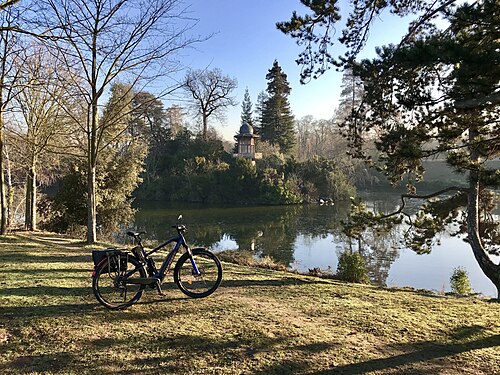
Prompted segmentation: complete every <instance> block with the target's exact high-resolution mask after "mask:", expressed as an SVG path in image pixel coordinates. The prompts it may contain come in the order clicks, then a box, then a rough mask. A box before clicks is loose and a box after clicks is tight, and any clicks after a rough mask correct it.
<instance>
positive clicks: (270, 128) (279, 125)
mask: <svg viewBox="0 0 500 375" xmlns="http://www.w3.org/2000/svg"><path fill="white" fill-rule="evenodd" d="M266 79H267V80H268V83H267V90H266V91H267V95H268V97H267V99H266V100H265V101H264V107H263V111H262V124H261V127H262V128H261V136H262V140H264V141H268V142H269V143H271V144H274V145H278V146H279V147H280V151H281V152H283V153H284V154H290V153H292V151H293V149H294V146H295V144H296V139H295V123H294V117H293V115H292V111H291V109H290V103H289V102H288V95H290V91H291V88H290V85H289V84H288V81H287V77H286V74H285V73H283V71H282V69H281V66H279V64H278V62H277V61H276V60H275V61H274V63H273V67H272V68H271V69H269V72H268V74H267V75H266Z"/></svg>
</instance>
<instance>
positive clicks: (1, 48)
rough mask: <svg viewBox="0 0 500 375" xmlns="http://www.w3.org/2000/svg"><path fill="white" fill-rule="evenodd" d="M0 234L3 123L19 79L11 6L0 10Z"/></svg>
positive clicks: (1, 227)
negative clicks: (15, 62)
mask: <svg viewBox="0 0 500 375" xmlns="http://www.w3.org/2000/svg"><path fill="white" fill-rule="evenodd" d="M0 19H1V21H0V22H1V25H2V27H0V207H1V220H0V234H1V235H4V234H5V233H6V232H7V223H8V205H9V204H8V196H7V195H8V194H7V187H6V185H5V175H4V167H5V161H4V157H5V145H4V142H5V140H4V123H5V113H6V111H7V109H8V107H9V105H10V104H11V102H12V99H13V97H14V87H15V86H16V81H17V80H18V79H19V71H18V70H17V69H16V66H19V64H14V61H16V60H17V59H18V58H19V56H18V52H19V45H18V43H17V37H16V35H15V34H14V33H13V31H12V27H13V25H14V24H15V23H16V21H17V19H18V14H17V12H16V11H15V10H13V9H12V8H5V9H4V10H3V11H2V12H0Z"/></svg>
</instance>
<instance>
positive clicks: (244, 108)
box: [241, 88, 253, 127]
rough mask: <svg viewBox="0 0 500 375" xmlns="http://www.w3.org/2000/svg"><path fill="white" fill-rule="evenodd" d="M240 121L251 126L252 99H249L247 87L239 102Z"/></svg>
mask: <svg viewBox="0 0 500 375" xmlns="http://www.w3.org/2000/svg"><path fill="white" fill-rule="evenodd" d="M241 123H242V124H248V125H250V126H252V127H253V118H252V101H251V100H250V94H249V93H248V88H247V89H246V90H245V96H244V97H243V102H242V103H241Z"/></svg>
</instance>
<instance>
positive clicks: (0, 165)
mask: <svg viewBox="0 0 500 375" xmlns="http://www.w3.org/2000/svg"><path fill="white" fill-rule="evenodd" d="M0 108H1V105H0ZM0 111H1V110H0ZM3 151H4V142H3V113H2V112H0V206H1V207H0V211H1V218H0V235H4V234H6V233H7V217H8V213H7V195H6V192H5V175H4V157H3V155H4V152H3Z"/></svg>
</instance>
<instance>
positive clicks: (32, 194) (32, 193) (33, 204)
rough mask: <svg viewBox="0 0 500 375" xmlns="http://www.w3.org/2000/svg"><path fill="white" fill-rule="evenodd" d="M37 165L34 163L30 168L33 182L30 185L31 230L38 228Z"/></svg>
mask: <svg viewBox="0 0 500 375" xmlns="http://www.w3.org/2000/svg"><path fill="white" fill-rule="evenodd" d="M36 178H37V176H36V167H35V165H32V166H31V169H30V178H29V180H30V181H29V182H30V184H31V186H30V208H29V210H30V219H31V220H30V225H29V228H28V229H29V230H36V229H37V227H36V202H37V200H36V193H37V189H36Z"/></svg>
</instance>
